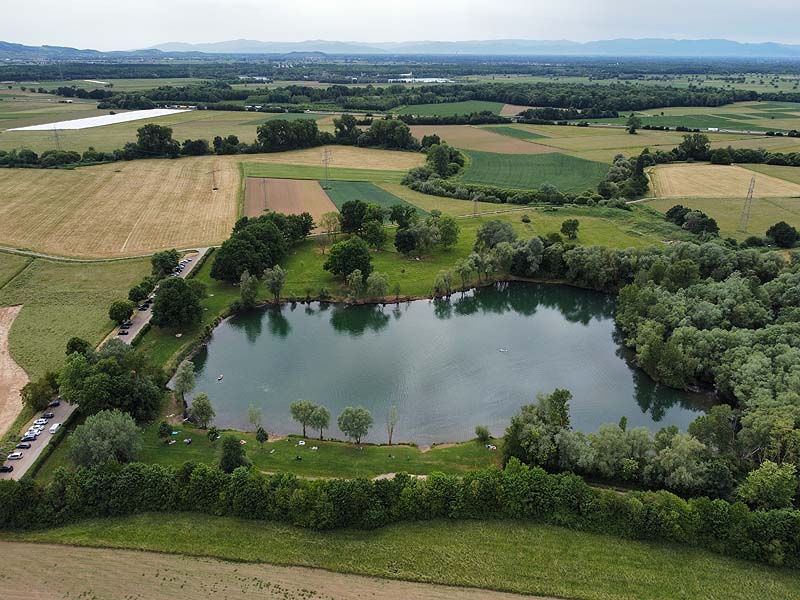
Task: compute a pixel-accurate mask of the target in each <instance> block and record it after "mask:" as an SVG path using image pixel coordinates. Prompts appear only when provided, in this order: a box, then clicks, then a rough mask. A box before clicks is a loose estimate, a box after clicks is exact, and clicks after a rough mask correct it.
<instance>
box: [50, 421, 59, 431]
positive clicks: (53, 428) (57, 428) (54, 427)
mask: <svg viewBox="0 0 800 600" xmlns="http://www.w3.org/2000/svg"><path fill="white" fill-rule="evenodd" d="M59 429H61V423H56V424H55V425H53V426H52V427H51V428H50V433H55V432H56V431H58V430H59Z"/></svg>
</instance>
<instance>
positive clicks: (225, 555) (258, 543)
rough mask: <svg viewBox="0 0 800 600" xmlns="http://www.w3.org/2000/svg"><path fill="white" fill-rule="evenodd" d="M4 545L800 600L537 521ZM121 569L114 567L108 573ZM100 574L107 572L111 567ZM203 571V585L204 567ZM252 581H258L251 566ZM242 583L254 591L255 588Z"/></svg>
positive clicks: (773, 576) (572, 592)
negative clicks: (125, 550) (61, 546)
mask: <svg viewBox="0 0 800 600" xmlns="http://www.w3.org/2000/svg"><path fill="white" fill-rule="evenodd" d="M0 537H2V538H3V539H6V540H9V541H23V542H45V543H58V544H72V545H77V546H94V547H104V548H130V549H136V550H148V551H155V552H166V553H169V554H183V555H189V556H205V557H215V558H221V559H228V560H233V561H237V562H244V563H248V562H253V563H272V564H277V565H301V566H306V567H319V568H323V569H328V570H330V571H336V572H341V573H351V574H358V575H368V576H372V577H384V578H390V579H401V580H409V581H418V582H426V583H437V584H444V585H457V586H465V587H475V588H485V589H494V590H501V591H506V592H515V593H519V594H535V595H537V596H539V595H541V596H547V597H558V598H576V599H581V600H632V599H636V600H698V599H700V598H702V599H704V600H752V599H753V598H759V599H763V600H788V599H789V598H797V597H799V596H800V578H798V577H797V572H796V571H793V570H790V569H777V568H771V567H768V566H765V565H760V564H756V563H749V562H745V561H741V560H734V559H730V558H726V557H723V556H718V555H714V554H711V553H709V552H705V551H702V550H698V549H694V548H689V547H686V546H678V545H673V544H664V543H655V542H650V543H648V542H639V541H631V540H622V539H618V538H613V537H610V536H604V535H598V534H590V533H583V532H577V531H571V530H568V529H564V528H560V527H553V526H549V525H541V524H537V523H531V522H525V521H500V520H498V521H444V520H440V521H426V522H419V523H402V524H396V525H390V526H387V527H383V528H381V529H377V530H372V531H355V530H340V531H328V532H324V533H320V532H314V531H310V530H304V529H298V528H295V527H291V526H289V525H284V524H280V523H268V522H259V521H245V520H238V519H232V518H223V517H213V516H209V515H202V516H200V515H193V514H186V513H174V514H170V513H166V514H156V513H153V514H144V515H136V516H132V517H122V518H115V519H97V520H88V521H83V522H80V523H76V524H73V525H68V526H65V527H61V528H57V529H52V530H45V531H33V532H28V533H17V534H13V533H4V534H2V536H0ZM64 554H66V555H69V550H68V549H65V550H64ZM95 560H97V559H95ZM143 560H147V557H146V556H145V557H143ZM169 560H170V559H169V558H168V557H164V568H163V570H159V573H162V574H163V581H162V582H161V585H163V586H166V587H160V588H159V589H165V590H166V589H169V586H170V585H171V580H172V576H173V573H172V572H170V570H169V565H170V562H169ZM116 562H117V561H116V560H115V559H114V557H113V555H110V557H109V563H107V564H116ZM90 564H91V563H90ZM98 565H99V566H100V568H101V569H102V568H104V563H103V562H102V561H100V562H98ZM198 569H200V572H201V573H202V569H203V567H202V565H201V566H199V567H198ZM242 569H243V573H246V572H247V571H246V565H243V566H242ZM127 572H128V570H127V569H124V570H123V571H122V572H121V575H120V576H121V577H123V578H127V577H128V576H129V577H132V578H134V579H135V580H136V581H137V582H139V581H141V582H142V585H144V586H147V585H149V582H150V578H149V577H148V576H147V575H143V574H142V569H139V570H138V571H134V572H133V573H132V574H131V575H127ZM200 576H201V577H202V575H200ZM179 579H180V580H183V577H180V578H179ZM239 581H240V582H241V583H240V584H239V585H241V586H244V585H245V583H246V581H247V578H245V577H242V578H241V579H240V580H239ZM120 585H121V586H125V585H129V584H127V582H122V583H121V584H120ZM187 585H189V584H187ZM237 588H238V586H237ZM237 588H232V589H231V590H230V593H233V590H234V589H235V591H236V594H238V595H240V596H242V592H241V591H240V590H239V589H237ZM189 589H191V585H190V588H189ZM443 591H444V590H443ZM137 593H138V591H137ZM378 596H380V597H388V598H391V596H384V595H382V594H380V593H379V594H378ZM243 597H246V596H243ZM282 597H283V598H288V597H289V596H286V595H284V596H282ZM406 597H417V596H415V595H413V594H412V595H409V596H406ZM439 597H440V598H442V597H463V596H460V595H456V596H439ZM486 597H488V598H491V596H486Z"/></svg>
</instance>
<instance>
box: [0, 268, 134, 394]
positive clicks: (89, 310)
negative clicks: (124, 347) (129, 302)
mask: <svg viewBox="0 0 800 600" xmlns="http://www.w3.org/2000/svg"><path fill="white" fill-rule="evenodd" d="M21 260H22V261H25V260H27V261H28V262H27V264H25V262H22V263H21V262H20V261H21ZM20 267H24V268H22V269H20ZM15 270H16V271H17V274H16V276H14V277H13V278H12V279H11V280H10V281H7V282H6V283H5V285H3V286H2V287H0V306H14V305H18V304H22V305H23V308H22V311H21V312H20V313H19V316H17V318H16V320H15V321H14V324H13V326H12V327H11V335H10V338H9V345H10V351H11V355H12V356H13V358H14V360H16V361H17V362H18V363H19V364H20V366H22V368H23V369H25V370H26V371H27V372H28V375H29V376H30V377H31V378H32V379H35V378H37V377H39V376H41V375H42V374H43V373H44V372H45V371H47V370H51V369H58V368H59V367H60V366H61V364H62V362H63V360H64V348H65V347H66V344H67V341H68V340H69V339H70V338H71V337H73V336H78V337H82V338H84V339H86V340H88V341H90V342H92V343H93V344H99V343H100V341H102V339H103V338H104V337H105V336H106V334H107V333H108V332H109V331H110V330H111V328H112V326H113V324H112V323H111V321H110V320H109V318H108V307H109V305H110V304H111V303H112V302H113V301H114V300H120V299H124V298H127V297H128V290H129V289H130V288H131V286H132V285H133V284H134V283H136V282H137V281H138V280H140V279H141V278H142V277H144V276H145V275H147V274H148V273H149V271H150V264H149V261H148V260H147V259H137V260H123V261H114V262H97V263H70V262H58V261H51V260H44V259H38V258H37V259H35V260H30V259H21V258H20V257H19V256H15V255H13V254H6V253H0V281H1V280H2V278H3V276H4V275H5V274H9V275H13V271H15Z"/></svg>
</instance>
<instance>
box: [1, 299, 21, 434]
mask: <svg viewBox="0 0 800 600" xmlns="http://www.w3.org/2000/svg"><path fill="white" fill-rule="evenodd" d="M20 310H22V307H21V306H9V307H5V308H0V436H1V435H3V434H5V432H6V431H8V428H9V427H10V426H11V424H12V423H13V422H14V419H16V418H17V415H18V414H19V413H20V411H21V410H22V400H20V396H19V392H20V390H21V389H22V388H23V386H24V385H25V384H26V383H28V375H27V374H26V373H25V371H24V370H23V368H22V367H20V366H19V365H18V364H17V362H16V361H15V360H14V359H13V358H12V357H11V353H10V352H9V349H8V334H9V332H10V331H11V325H12V323H14V319H15V318H16V317H17V315H18V314H19V311H20Z"/></svg>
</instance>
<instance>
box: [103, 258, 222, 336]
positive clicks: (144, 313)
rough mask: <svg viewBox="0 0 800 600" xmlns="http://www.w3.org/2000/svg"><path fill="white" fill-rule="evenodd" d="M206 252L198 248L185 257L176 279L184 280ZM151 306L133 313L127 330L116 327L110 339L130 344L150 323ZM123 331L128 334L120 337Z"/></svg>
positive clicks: (147, 305) (148, 305)
mask: <svg viewBox="0 0 800 600" xmlns="http://www.w3.org/2000/svg"><path fill="white" fill-rule="evenodd" d="M206 252H208V248H198V249H197V252H190V253H189V254H187V255H186V257H185V258H187V259H190V260H189V262H188V263H186V264H185V266H184V268H183V270H182V271H181V272H180V273H179V274H177V277H181V278H184V279H185V278H186V277H187V276H188V275H189V273H191V272H192V269H194V267H195V265H197V263H198V262H199V261H200V258H201V257H202V256H203V255H204V254H205V253H206ZM152 307H153V305H152V304H146V305H145V306H144V310H139V309H138V308H137V310H135V311H134V313H133V316H132V317H131V323H130V325H129V326H128V327H127V328H121V327H117V328H116V329H114V331H113V332H112V334H111V337H116V338H117V339H119V340H121V341H123V342H125V343H126V344H130V343H131V341H132V340H133V339H135V338H136V336H137V335H138V334H139V332H140V331H141V330H142V328H143V327H144V326H145V325H147V323H149V322H150V318H151V317H152V316H153V312H152ZM121 329H125V330H126V331H127V332H128V333H126V334H123V335H120V330H121Z"/></svg>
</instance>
